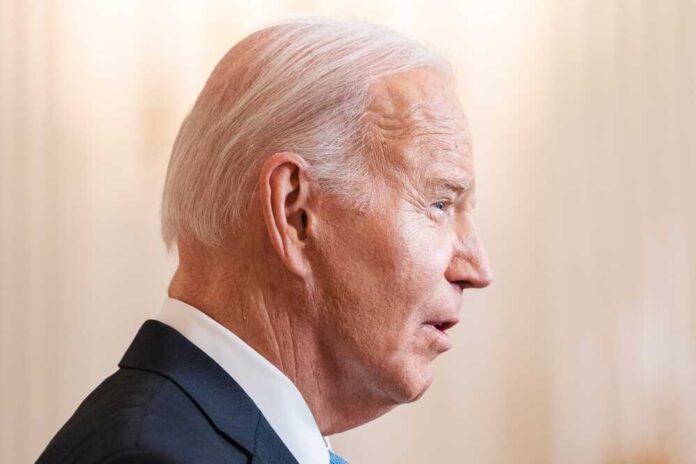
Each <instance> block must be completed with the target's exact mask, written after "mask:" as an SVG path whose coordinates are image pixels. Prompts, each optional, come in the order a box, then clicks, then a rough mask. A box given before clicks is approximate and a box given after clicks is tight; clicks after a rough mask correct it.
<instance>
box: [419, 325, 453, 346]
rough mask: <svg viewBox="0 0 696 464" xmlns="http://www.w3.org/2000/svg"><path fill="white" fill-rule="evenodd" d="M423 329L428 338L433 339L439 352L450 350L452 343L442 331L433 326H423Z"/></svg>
mask: <svg viewBox="0 0 696 464" xmlns="http://www.w3.org/2000/svg"><path fill="white" fill-rule="evenodd" d="M423 329H425V330H426V331H427V332H428V334H429V336H430V337H432V338H433V339H434V342H435V345H436V346H437V347H438V349H440V350H441V351H440V352H443V351H447V350H449V349H450V348H452V341H451V340H450V338H449V335H447V334H446V333H445V332H443V331H442V330H440V329H438V328H437V327H435V326H434V325H430V324H423Z"/></svg>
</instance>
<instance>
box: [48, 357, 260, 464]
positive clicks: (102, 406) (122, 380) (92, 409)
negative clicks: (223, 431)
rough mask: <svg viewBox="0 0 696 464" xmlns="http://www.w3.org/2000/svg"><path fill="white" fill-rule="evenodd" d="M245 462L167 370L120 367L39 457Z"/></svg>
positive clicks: (112, 462)
mask: <svg viewBox="0 0 696 464" xmlns="http://www.w3.org/2000/svg"><path fill="white" fill-rule="evenodd" d="M222 461H225V462H233V463H235V462H239V463H246V462H248V457H247V455H246V454H245V453H244V452H243V451H242V450H240V449H239V448H237V447H236V446H235V445H234V444H233V443H232V442H230V441H228V440H226V439H225V438H224V437H223V436H222V435H220V434H219V433H218V432H217V431H216V429H215V428H214V427H213V426H212V424H211V423H210V421H209V420H208V418H207V416H205V414H203V412H202V411H201V410H200V409H199V408H198V406H197V405H196V404H195V402H193V401H192V400H191V398H189V396H188V395H187V394H186V393H185V392H184V391H182V390H181V389H180V388H179V386H178V385H177V384H176V383H174V382H172V381H171V380H170V379H168V378H167V377H165V376H162V375H160V374H157V373H154V372H149V371H145V370H139V369H129V368H122V369H120V370H118V371H117V372H116V373H114V374H113V375H111V376H110V377H108V378H107V379H105V380H104V381H103V382H102V383H101V384H100V385H99V386H98V387H97V388H96V389H95V390H94V391H93V392H92V393H90V395H89V396H88V397H87V398H86V399H85V400H84V401H83V402H82V404H80V406H79V407H78V408H77V410H76V411H75V413H74V414H73V415H72V417H70V419H68V421H67V422H66V424H65V425H64V426H63V427H62V428H61V429H60V430H59V431H58V433H57V434H56V436H55V437H54V438H53V439H52V440H51V442H50V443H49V444H48V446H47V447H46V449H45V450H44V452H43V453H42V454H41V456H40V457H39V459H38V461H37V462H38V463H49V462H50V463H63V462H66V463H67V462H70V463H110V464H115V463H121V462H148V463H179V462H222Z"/></svg>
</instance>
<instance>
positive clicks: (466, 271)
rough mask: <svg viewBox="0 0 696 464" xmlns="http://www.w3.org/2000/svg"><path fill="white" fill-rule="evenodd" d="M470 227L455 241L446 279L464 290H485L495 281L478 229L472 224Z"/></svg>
mask: <svg viewBox="0 0 696 464" xmlns="http://www.w3.org/2000/svg"><path fill="white" fill-rule="evenodd" d="M468 226H469V227H468V228H467V229H468V230H467V231H466V232H465V233H464V234H463V235H458V236H457V237H456V239H455V245H454V251H453V253H452V259H451V260H450V263H449V266H448V268H447V272H446V273H445V277H446V278H447V280H449V281H450V282H451V283H453V284H456V285H458V286H459V287H460V288H461V289H462V290H463V289H465V288H470V287H473V288H485V287H488V286H489V285H490V284H491V282H492V281H493V276H492V274H491V269H490V266H489V264H488V257H487V256H486V251H485V250H484V248H483V243H482V241H481V237H480V236H479V235H478V233H477V231H476V228H475V227H474V226H473V224H472V223H469V224H468Z"/></svg>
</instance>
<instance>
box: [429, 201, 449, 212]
mask: <svg viewBox="0 0 696 464" xmlns="http://www.w3.org/2000/svg"><path fill="white" fill-rule="evenodd" d="M450 203H451V202H449V201H447V200H438V201H436V202H435V203H433V206H435V208H436V209H439V210H440V211H447V207H448V206H449V204H450Z"/></svg>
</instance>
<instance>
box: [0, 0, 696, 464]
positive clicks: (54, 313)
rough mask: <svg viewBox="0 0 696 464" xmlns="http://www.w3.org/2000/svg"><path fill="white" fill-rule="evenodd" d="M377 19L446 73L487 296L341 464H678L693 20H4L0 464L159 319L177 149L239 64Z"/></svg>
mask: <svg viewBox="0 0 696 464" xmlns="http://www.w3.org/2000/svg"><path fill="white" fill-rule="evenodd" d="M309 11H313V12H319V13H324V14H329V15H335V16H339V17H347V16H348V17H350V16H352V17H361V18H367V19H371V20H374V21H377V22H380V23H383V24H386V25H389V26H392V27H395V28H397V29H399V30H402V31H405V32H407V33H409V34H411V35H413V36H415V37H417V38H419V39H421V40H422V41H424V42H425V43H427V44H430V45H431V46H433V47H435V48H436V49H438V50H440V51H441V52H442V53H443V54H445V55H446V56H447V57H449V58H450V59H451V60H452V62H453V63H454V65H455V68H456V69H457V72H458V76H459V85H460V94H461V98H462V101H463V103H464V106H465V108H466V109H467V111H468V115H469V118H470V121H471V126H472V130H473V135H474V154H475V157H476V168H477V175H478V182H477V184H478V185H477V188H478V195H477V196H478V204H479V206H478V207H477V213H476V214H477V220H478V222H479V227H480V229H481V233H482V236H483V238H484V241H485V244H486V246H487V250H488V253H489V256H490V260H491V265H492V269H493V273H494V276H495V277H494V283H493V285H492V286H491V287H489V288H488V289H486V290H483V291H470V293H467V294H466V301H467V302H468V307H467V309H466V311H465V312H464V314H463V315H462V322H463V323H462V324H460V325H459V326H457V328H456V329H455V331H454V342H455V348H454V349H453V350H452V351H450V352H449V353H447V354H445V355H444V356H442V357H441V358H439V360H438V361H437V362H436V370H437V372H436V379H435V383H434V384H433V386H432V388H431V390H430V391H429V392H428V393H427V394H426V396H425V397H424V398H423V399H422V400H421V401H419V402H417V403H414V404H411V405H406V406H402V407H401V408H398V409H396V410H395V411H394V412H392V413H390V414H388V415H386V416H384V417H383V418H381V419H379V420H377V421H375V422H373V423H370V424H368V425H366V426H364V427H362V428H359V429H356V430H354V431H351V432H348V433H344V434H341V435H337V436H335V437H334V438H333V440H332V442H333V444H334V447H335V448H336V449H337V450H338V451H339V452H340V453H341V454H343V455H345V456H346V457H347V458H348V459H349V460H350V461H351V462H352V463H354V464H357V463H383V464H387V463H423V462H428V463H441V462H448V463H476V464H508V463H511V464H544V463H549V464H552V463H553V464H556V463H558V464H585V463H588V464H589V463H602V464H604V463H607V464H636V463H638V464H640V463H643V464H645V463H654V464H657V463H684V464H686V463H694V462H696V440H694V437H696V244H695V241H694V237H695V236H696V207H695V204H694V203H695V199H696V180H695V177H696V142H695V140H694V137H695V130H694V129H695V126H696V27H694V26H695V25H696V2H694V1H690V0H660V1H647V0H644V1H638V0H635V1H632V0H586V1H571V0H538V1H533V0H527V1H519V0H485V1H482V0H458V1H449V2H445V1H434V0H399V1H396V0H388V1H382V2H375V1H374V0H360V1H358V0H344V1H339V0H331V1H328V0H324V1H321V0H317V1H309V0H294V1H292V0H288V1H282V0H276V1H270V0H269V1H258V0H255V1H248V0H243V1H241V0H240V1H207V2H204V1H193V0H191V1H184V0H181V1H167V2H165V1H135V0H132V1H121V0H119V1H94V0H84V1H68V0H65V1H59V0H53V1H50V0H48V1H35V0H34V1H27V0H0V66H1V68H0V462H3V463H20V462H31V461H33V460H34V459H36V457H37V456H38V454H39V452H40V451H41V450H42V449H43V447H44V446H45V445H46V443H47V442H48V440H49V439H50V437H52V436H53V434H54V433H55V432H56V431H57V429H58V428H59V427H60V426H61V425H62V424H63V422H64V421H65V420H66V419H67V418H68V417H69V415H70V414H71V413H72V412H73V411H74V409H75V408H76V406H77V405H78V404H79V402H80V401H81V400H82V399H83V398H84V397H85V395H86V394H87V393H88V392H90V391H91V390H92V389H93V388H94V387H95V386H96V385H97V384H98V383H99V382H100V381H101V380H102V379H103V378H104V377H105V376H106V375H108V374H110V373H111V372H113V371H114V370H115V368H116V363H117V362H118V360H119V359H120V357H121V355H122V353H123V351H124V350H125V348H126V347H127V345H128V344H129V342H130V341H131V339H132V337H133V335H134V334H135V331H136V330H137V328H138V327H139V326H140V324H141V322H142V321H143V320H144V319H146V318H148V317H153V316H155V315H156V314H157V312H158V311H159V308H160V305H161V303H162V301H163V299H164V297H165V295H166V286H167V283H168V280H169V278H170V276H171V274H172V272H173V270H174V267H175V264H176V257H174V256H170V257H168V256H166V254H165V251H164V246H163V245H162V243H161V241H160V238H159V216H158V212H159V201H160V192H161V188H162V184H163V180H164V174H165V169H166V164H167V161H168V157H169V150H170V147H171V145H172V143H173V140H174V136H175V133H176V131H177V129H178V126H179V124H180V122H181V120H182V118H183V116H184V114H185V113H186V111H187V109H188V108H189V107H190V105H192V103H193V101H194V98H195V96H196V95H197V93H198V91H199V90H200V88H201V86H202V84H203V82H204V81H205V79H206V78H207V76H208V73H209V72H210V71H211V70H212V67H213V65H214V64H215V63H216V61H217V60H218V59H219V58H220V57H221V56H222V54H223V53H224V52H225V51H226V50H227V49H228V48H229V47H231V46H232V45H233V44H234V43H235V42H236V41H237V40H238V39H240V38H241V37H243V36H244V35H246V34H248V33H249V32H251V31H253V30H254V29H257V28H258V27H261V26H262V25H264V24H266V23H268V22H269V21H273V20H276V19H279V18H282V17H285V16H287V15H288V14H290V13H297V12H309Z"/></svg>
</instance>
